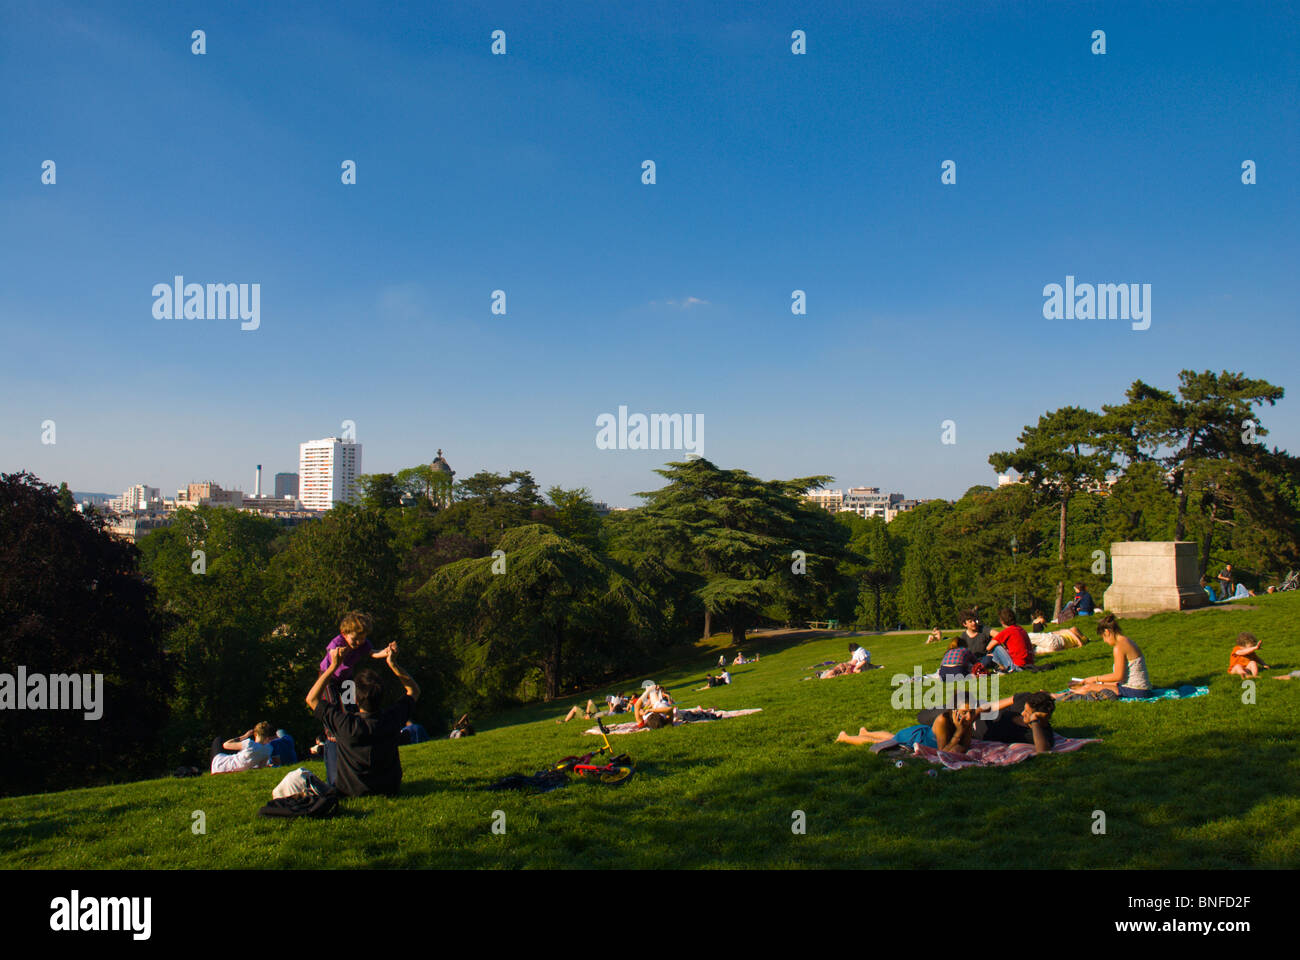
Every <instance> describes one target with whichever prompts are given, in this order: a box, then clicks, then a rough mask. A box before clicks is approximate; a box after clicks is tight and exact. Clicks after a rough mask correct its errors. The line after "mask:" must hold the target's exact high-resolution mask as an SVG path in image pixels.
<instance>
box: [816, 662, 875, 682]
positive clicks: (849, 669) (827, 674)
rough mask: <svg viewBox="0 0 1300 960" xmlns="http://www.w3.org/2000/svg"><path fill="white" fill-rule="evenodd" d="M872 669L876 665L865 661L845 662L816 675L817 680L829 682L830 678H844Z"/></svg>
mask: <svg viewBox="0 0 1300 960" xmlns="http://www.w3.org/2000/svg"><path fill="white" fill-rule="evenodd" d="M874 669H876V665H875V664H873V663H871V662H869V661H867V660H845V661H844V662H843V663H837V664H835V666H833V667H831V668H830V669H829V670H823V671H822V672H821V673H819V674H818V675H817V679H819V680H829V679H830V678H831V677H845V676H848V675H849V674H850V673H862V672H864V671H866V670H874Z"/></svg>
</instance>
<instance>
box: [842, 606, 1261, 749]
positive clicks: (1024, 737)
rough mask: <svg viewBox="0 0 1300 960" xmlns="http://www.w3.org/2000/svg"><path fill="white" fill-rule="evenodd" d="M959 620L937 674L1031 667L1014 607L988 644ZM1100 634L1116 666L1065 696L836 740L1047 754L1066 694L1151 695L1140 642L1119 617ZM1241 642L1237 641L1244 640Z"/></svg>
mask: <svg viewBox="0 0 1300 960" xmlns="http://www.w3.org/2000/svg"><path fill="white" fill-rule="evenodd" d="M962 616H963V621H964V625H965V628H966V629H965V634H964V635H958V636H957V637H955V638H954V639H953V641H952V645H951V646H950V647H949V649H948V653H947V654H946V655H945V656H944V666H941V667H940V668H939V676H940V677H942V678H944V679H945V680H946V679H949V678H957V677H964V676H968V675H969V674H970V672H971V671H972V669H974V667H975V665H976V664H977V663H978V664H980V665H981V666H983V667H984V668H986V669H989V668H994V667H1000V668H1005V667H1004V664H1005V662H1006V660H1009V661H1010V663H1011V664H1012V668H1011V669H1014V668H1015V667H1016V665H1017V661H1018V660H1019V661H1021V664H1020V665H1024V664H1028V663H1032V662H1033V649H1032V646H1031V644H1030V642H1029V638H1028V634H1027V633H1026V632H1025V631H1024V630H1023V629H1022V628H1020V627H1018V626H1016V625H1015V623H1014V617H1013V616H1012V614H1011V611H1010V610H1006V609H1003V610H1001V611H999V614H998V619H999V620H1001V621H1002V624H1003V628H1002V630H1001V631H999V632H998V633H997V634H996V635H994V636H993V637H989V638H987V640H986V639H985V638H984V637H983V636H982V635H981V630H980V624H979V621H978V619H977V616H976V613H975V611H973V610H967V611H965V612H964V613H963V615H962ZM1097 632H1098V634H1099V635H1100V637H1101V639H1102V641H1103V642H1104V643H1106V644H1107V645H1108V646H1110V647H1112V648H1113V649H1114V654H1115V655H1114V661H1113V663H1112V669H1111V671H1110V672H1109V673H1105V674H1097V675H1095V676H1091V677H1084V678H1082V679H1081V680H1078V681H1076V682H1075V683H1074V684H1072V685H1071V686H1070V688H1069V689H1068V690H1065V691H1061V692H1060V693H1051V692H1049V691H1047V690H1038V691H1035V692H1024V693H1017V694H1015V695H1014V696H1011V697H1007V698H1005V699H1003V700H999V701H997V702H996V703H992V704H973V703H968V704H960V703H957V704H952V705H951V706H949V707H947V708H946V709H940V710H922V711H921V712H919V713H918V714H917V715H916V723H914V724H912V725H910V726H907V727H904V728H903V729H901V730H899V731H897V732H896V733H891V732H890V731H888V730H868V729H867V728H866V727H862V728H860V729H859V730H858V732H857V734H856V735H852V734H849V733H848V732H847V731H844V730H841V731H840V733H839V736H838V737H836V740H837V741H838V742H840V743H853V744H864V743H871V744H878V745H881V746H879V747H877V749H886V748H888V747H893V746H912V745H913V744H921V745H922V746H927V747H933V748H935V749H938V750H945V751H949V752H953V753H965V752H966V751H967V750H968V749H969V748H970V744H971V742H972V740H984V741H993V742H997V743H1032V744H1033V745H1034V750H1035V752H1036V753H1050V752H1051V750H1052V746H1053V743H1054V734H1053V733H1052V725H1051V718H1052V713H1053V711H1054V710H1055V708H1056V701H1057V700H1059V699H1061V698H1062V697H1069V696H1072V695H1086V694H1089V693H1094V692H1097V691H1101V690H1108V691H1110V692H1111V693H1113V694H1115V695H1116V696H1118V697H1121V698H1143V697H1150V696H1152V689H1151V681H1150V679H1149V677H1148V676H1147V666H1146V656H1145V655H1144V654H1143V653H1142V651H1141V649H1140V648H1139V647H1138V645H1137V644H1135V643H1134V642H1133V641H1132V640H1130V639H1129V638H1128V637H1127V636H1125V635H1124V634H1123V633H1122V632H1121V631H1120V627H1119V621H1118V620H1116V619H1115V617H1114V615H1112V614H1105V615H1104V616H1102V617H1101V618H1100V619H1099V620H1098V621H1097ZM1238 640H1239V643H1240V641H1241V640H1242V638H1238ZM1250 640H1251V641H1254V638H1253V637H1251V638H1250ZM982 643H983V644H985V646H984V647H983V649H985V650H986V651H987V652H986V653H985V654H984V655H983V656H982V657H981V658H980V659H979V660H978V661H976V660H974V659H973V653H972V647H974V648H975V649H980V648H981V646H980V645H981V644H982ZM998 649H1002V650H1003V653H1004V654H1005V655H1006V656H1005V659H1004V658H1003V657H1002V656H1001V655H999V654H996V653H994V652H993V651H996V650H998ZM1257 649H1258V643H1257V642H1255V643H1253V644H1251V643H1246V644H1244V645H1242V646H1239V647H1238V648H1236V649H1234V651H1233V655H1234V658H1235V657H1237V656H1238V655H1240V656H1242V657H1248V656H1250V655H1252V654H1253V653H1254V651H1255V650H1257ZM1239 651H1241V652H1240V653H1239Z"/></svg>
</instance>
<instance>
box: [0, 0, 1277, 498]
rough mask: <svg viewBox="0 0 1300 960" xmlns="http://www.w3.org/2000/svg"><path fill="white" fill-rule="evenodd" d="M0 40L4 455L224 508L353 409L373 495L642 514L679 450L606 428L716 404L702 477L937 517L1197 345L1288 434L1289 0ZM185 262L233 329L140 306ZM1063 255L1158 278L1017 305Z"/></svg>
mask: <svg viewBox="0 0 1300 960" xmlns="http://www.w3.org/2000/svg"><path fill="white" fill-rule="evenodd" d="M0 20H2V21H3V23H4V29H3V30H0V83H2V84H3V89H4V90H5V91H6V96H5V97H4V98H3V100H0V130H3V131H4V135H3V137H0V209H2V210H3V211H4V213H3V216H2V217H0V254H2V256H0V343H3V351H2V352H0V373H2V374H3V375H2V376H0V410H3V411H4V416H3V418H0V470H3V471H6V472H8V471H11V470H17V469H29V470H32V471H33V472H35V473H37V474H38V475H40V476H41V477H42V478H44V479H46V480H48V481H50V482H55V483H57V482H59V481H62V480H66V481H67V482H68V483H69V485H70V486H72V487H73V488H74V489H79V490H102V491H107V492H112V493H117V492H120V491H121V490H122V489H123V488H125V487H126V486H128V485H130V484H132V483H138V482H146V483H149V484H151V485H154V486H161V487H162V488H163V489H164V490H165V491H169V492H172V491H174V490H175V488H176V487H177V486H179V485H181V484H184V483H186V482H189V481H191V480H200V479H213V480H216V481H217V482H219V483H223V484H226V485H230V486H242V487H243V488H244V489H246V490H247V489H251V485H252V475H253V469H254V465H255V464H257V463H261V464H263V465H264V467H265V469H266V470H267V472H268V473H275V472H277V471H281V470H296V469H297V445H298V443H299V442H301V441H304V440H309V439H316V438H319V437H323V436H329V435H332V434H335V433H337V432H338V431H339V424H340V423H341V421H343V420H348V419H350V420H353V421H355V422H356V425H357V435H358V439H359V440H360V441H361V442H362V443H363V444H364V468H365V469H366V470H367V471H381V470H396V469H399V468H401V467H404V466H409V465H412V464H414V463H419V462H427V461H428V460H429V459H431V458H432V456H433V454H434V451H435V450H436V449H437V448H439V447H441V448H443V450H444V451H445V453H446V456H447V459H448V460H449V461H450V462H451V464H452V466H453V467H454V468H455V469H456V470H457V471H458V472H459V473H460V474H461V475H462V476H465V475H468V474H469V473H472V472H474V471H476V470H479V469H490V470H500V471H505V470H509V469H529V470H532V471H533V473H534V475H535V476H536V477H537V478H538V480H539V482H541V483H542V484H543V485H544V486H547V485H550V484H552V483H558V484H561V485H564V486H586V487H588V488H590V489H591V491H592V492H593V494H594V495H595V496H596V497H597V498H599V499H605V500H607V501H609V502H611V503H613V504H616V505H634V504H635V503H636V502H637V501H636V500H635V498H634V497H633V496H632V494H633V492H635V491H638V490H646V489H652V488H654V487H656V486H658V485H659V483H660V481H659V478H658V477H656V476H655V475H654V474H653V473H652V471H653V470H654V469H655V468H656V467H658V466H660V465H661V464H662V463H663V462H664V461H666V460H670V459H679V458H681V456H682V455H681V454H673V453H664V452H661V451H613V450H600V449H597V447H596V444H595V436H596V423H595V421H596V417H597V416H598V415H600V414H602V413H615V412H616V411H617V409H618V407H619V405H620V404H625V405H627V406H628V408H629V410H630V411H633V412H643V413H655V412H661V413H683V414H699V415H703V417H704V421H705V445H704V453H705V455H706V456H707V457H708V458H709V459H711V460H714V461H715V462H717V463H720V464H722V465H725V466H736V467H742V468H745V469H748V470H750V471H752V472H754V473H756V474H758V475H760V476H764V477H790V476H806V475H811V474H831V475H834V476H835V477H836V478H837V483H836V485H838V486H841V487H845V486H850V485H857V484H867V485H876V486H881V487H884V488H886V489H889V490H896V491H900V492H904V493H906V494H908V495H909V496H919V497H950V498H952V497H957V496H960V494H961V493H962V492H963V491H964V490H965V489H966V488H967V487H969V486H970V485H972V484H975V483H988V482H992V480H993V472H992V470H991V468H990V467H989V466H988V463H987V457H988V454H989V453H991V452H993V451H995V450H1004V449H1010V448H1012V447H1014V445H1015V438H1016V435H1017V434H1018V433H1019V430H1020V429H1021V427H1022V426H1024V425H1025V424H1027V423H1032V422H1034V421H1035V420H1036V419H1037V418H1038V416H1039V415H1040V414H1041V413H1043V412H1045V411H1046V410H1049V409H1053V408H1055V407H1059V406H1064V405H1067V404H1077V405H1081V406H1088V407H1094V408H1095V407H1098V406H1100V405H1101V404H1102V403H1107V402H1115V401H1118V400H1120V399H1121V397H1122V394H1123V391H1124V389H1125V388H1126V386H1127V385H1128V383H1129V382H1131V381H1132V380H1133V379H1135V378H1137V377H1142V378H1143V379H1146V380H1148V381H1150V382H1154V383H1157V384H1160V385H1162V386H1166V387H1172V386H1173V385H1174V384H1175V383H1176V380H1177V374H1178V371H1179V370H1180V369H1183V368H1185V367H1190V368H1197V369H1205V368H1212V369H1216V370H1218V369H1233V370H1244V371H1246V372H1247V373H1249V374H1251V375H1253V376H1258V377H1264V378H1267V379H1269V380H1271V381H1272V382H1274V383H1277V384H1279V385H1281V386H1283V387H1285V388H1286V389H1287V391H1288V394H1289V395H1288V397H1287V398H1286V399H1285V400H1284V401H1283V402H1282V403H1281V404H1279V405H1278V406H1277V407H1276V408H1274V409H1272V410H1268V411H1266V412H1265V414H1264V418H1263V422H1264V425H1265V426H1266V427H1267V428H1269V429H1270V430H1271V435H1270V437H1269V438H1268V440H1269V442H1271V443H1276V444H1278V445H1280V446H1284V447H1287V448H1289V449H1291V450H1296V449H1297V448H1300V400H1297V398H1296V397H1295V396H1294V395H1293V394H1294V393H1295V391H1296V390H1297V389H1298V388H1300V383H1297V381H1296V377H1295V370H1296V359H1295V358H1296V356H1297V353H1298V350H1297V348H1298V347H1300V332H1298V325H1297V320H1298V319H1300V315H1298V314H1300V310H1298V307H1297V298H1296V293H1295V285H1296V275H1297V270H1296V264H1297V263H1300V242H1298V241H1297V222H1300V202H1298V201H1300V177H1298V176H1297V173H1298V172H1300V171H1298V170H1297V165H1298V164H1297V161H1298V159H1300V136H1297V133H1298V128H1300V121H1298V120H1297V103H1300V82H1298V81H1300V70H1298V69H1297V67H1298V65H1300V54H1298V53H1297V51H1300V26H1298V24H1300V17H1297V16H1296V7H1295V6H1294V5H1292V4H1283V3H1259V4H1250V3H1236V4H1217V5H1215V4H1208V3H1182V4H1176V5H1175V4H1161V3H1137V2H1124V3H1059V4H1045V3H988V4H978V5H968V4H953V3H925V2H908V3H875V2H872V3H866V2H860V3H854V4H843V5H840V4H830V3H809V4H777V3H763V4H740V3H731V4H705V3H681V4H673V3H660V4H639V5H638V4H627V3H616V4H610V3H585V2H575V3H566V4H560V3H556V4H536V3H530V4H501V3H495V4H470V3H464V4H460V3H458V4H450V5H443V4H416V3H393V4H384V5H374V6H373V7H372V6H371V5H365V4H328V3H310V4H307V3H277V4H275V5H273V7H272V6H271V5H266V4H261V3H254V2H251V0H236V2H230V3H211V2H210V3H148V4H143V3H142V4H130V3H122V4H113V5H77V4H51V3H38V2H29V0H0ZM796 28H798V29H803V30H805V31H806V33H807V48H808V52H807V54H806V55H803V56H795V55H792V54H791V52H790V44H791V39H790V34H791V31H792V30H794V29H796ZM194 29H203V30H205V31H206V42H207V53H206V54H205V55H203V56H195V55H193V54H191V52H190V45H191V40H190V34H191V31H192V30H194ZM496 29H502V30H505V31H506V38H507V53H506V55H505V56H493V55H492V54H491V52H490V42H491V41H490V35H491V33H492V31H493V30H496ZM1096 29H1102V30H1105V31H1106V42H1107V53H1106V54H1105V55H1104V56H1095V55H1093V54H1092V53H1091V52H1090V47H1091V43H1092V41H1091V34H1092V31H1093V30H1096ZM49 159H52V160H54V161H55V162H56V163H57V178H58V180H57V183H56V184H55V185H53V186H49V185H43V184H42V183H41V182H40V176H41V163H42V162H43V161H45V160H49ZM647 159H650V160H654V161H655V163H656V166H657V171H656V173H657V182H656V183H655V184H654V185H652V186H650V185H644V184H642V182H641V164H642V161H644V160H647ZM948 159H951V160H954V161H956V163H957V183H956V184H955V185H952V186H947V185H943V184H941V183H940V172H941V171H940V164H941V163H942V161H944V160H948ZM1247 159H1249V160H1253V161H1255V163H1256V164H1257V171H1258V172H1257V176H1258V183H1257V184H1255V185H1253V186H1245V185H1243V184H1242V183H1241V163H1242V161H1243V160H1247ZM344 160H354V161H355V162H356V163H357V183H356V185H355V186H345V185H343V184H341V183H340V164H341V163H342V162H343V161H344ZM176 274H182V275H184V276H185V278H186V279H187V281H192V282H199V283H218V282H219V283H229V282H236V283H238V282H244V283H252V282H256V283H260V284H261V327H260V329H258V330H255V331H241V330H240V328H239V323H238V322H232V321H224V320H156V319H154V317H153V313H152V307H153V299H152V296H151V290H152V287H153V285H154V284H155V283H160V282H161V283H169V282H170V281H171V278H172V277H173V276H175V275H176ZM1067 274H1072V275H1074V276H1075V277H1076V278H1077V279H1078V281H1079V282H1095V283H1149V284H1151V286H1152V323H1151V327H1150V329H1149V330H1145V331H1133V330H1132V329H1131V327H1130V324H1129V323H1128V322H1127V321H1123V320H1090V321H1057V320H1045V319H1044V318H1043V315H1042V306H1043V295H1042V289H1043V287H1044V285H1046V284H1049V283H1063V282H1064V280H1065V277H1066V275H1067ZM495 289H502V290H504V291H505V292H506V295H507V314H506V315H505V316H494V315H493V314H492V313H491V312H490V302H491V301H490V297H491V293H492V291H493V290H495ZM795 289H802V290H805V291H806V292H807V298H808V312H807V315H806V316H794V315H792V314H791V312H790V297H791V291H793V290H795ZM697 301H699V302H697ZM47 419H52V420H54V421H55V424H56V429H57V442H56V443H55V444H54V445H52V446H51V445H44V444H42V443H41V433H42V431H41V424H42V422H43V421H45V420H47ZM946 419H952V420H954V421H955V422H956V424H957V443H956V444H953V445H944V444H942V443H941V442H940V434H941V426H940V425H941V422H942V421H943V420H946Z"/></svg>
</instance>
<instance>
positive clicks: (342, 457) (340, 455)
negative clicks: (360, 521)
mask: <svg viewBox="0 0 1300 960" xmlns="http://www.w3.org/2000/svg"><path fill="white" fill-rule="evenodd" d="M360 475H361V444H359V443H355V442H354V441H352V440H341V439H339V438H338V437H326V438H325V439H324V440H312V441H309V442H308V443H300V444H298V499H299V500H301V501H302V505H303V508H304V509H307V510H329V509H331V508H332V507H333V506H334V505H335V504H338V503H356V502H357V497H358V494H359V490H358V488H357V477H359V476H360Z"/></svg>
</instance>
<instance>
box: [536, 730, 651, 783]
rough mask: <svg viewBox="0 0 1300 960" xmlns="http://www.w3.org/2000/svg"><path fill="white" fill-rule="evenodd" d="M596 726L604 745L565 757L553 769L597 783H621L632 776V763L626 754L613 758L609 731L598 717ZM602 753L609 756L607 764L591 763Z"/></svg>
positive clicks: (633, 768)
mask: <svg viewBox="0 0 1300 960" xmlns="http://www.w3.org/2000/svg"><path fill="white" fill-rule="evenodd" d="M596 725H597V726H598V727H600V738H601V739H602V740H604V741H605V745H604V746H603V747H601V748H600V749H599V750H594V751H592V752H591V753H584V754H583V755H582V756H580V757H565V758H564V759H563V760H560V761H558V762H557V763H556V764H555V769H556V770H559V771H562V772H564V773H572V774H575V775H577V776H579V777H586V778H590V779H592V780H595V781H598V782H599V783H622V782H623V781H624V780H626V779H628V778H629V777H630V776H632V774H633V772H634V771H635V769H636V768H635V766H634V765H633V763H632V758H631V757H629V756H628V755H627V754H626V753H620V754H619V755H618V756H614V748H613V747H611V746H610V745H609V730H608V729H607V728H606V726H605V723H604V721H602V720H601V719H600V717H597V718H596ZM603 753H608V754H609V755H610V759H609V761H608V762H606V763H592V760H593V759H595V758H596V757H599V756H600V755H601V754H603Z"/></svg>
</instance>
